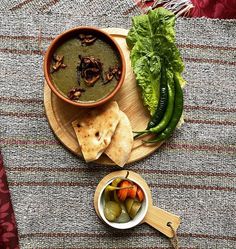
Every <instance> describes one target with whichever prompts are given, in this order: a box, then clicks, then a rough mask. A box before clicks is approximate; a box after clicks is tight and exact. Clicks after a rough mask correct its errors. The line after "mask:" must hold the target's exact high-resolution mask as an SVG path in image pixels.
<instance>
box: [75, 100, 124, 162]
mask: <svg viewBox="0 0 236 249" xmlns="http://www.w3.org/2000/svg"><path fill="white" fill-rule="evenodd" d="M119 121H120V113H119V107H118V104H117V102H115V101H112V102H109V103H107V104H105V105H103V106H101V107H97V108H94V109H88V110H85V111H84V112H83V113H82V114H81V115H80V117H79V118H78V119H77V120H75V121H73V122H72V126H73V128H74V130H75V134H76V137H77V139H78V141H79V145H80V148H81V151H82V154H83V156H84V159H85V161H86V162H90V161H94V160H96V159H98V158H99V157H100V156H101V154H102V153H103V152H104V150H105V149H106V148H107V147H108V145H109V144H110V142H111V138H112V136H113V134H114V132H115V129H116V127H117V125H118V123H119Z"/></svg>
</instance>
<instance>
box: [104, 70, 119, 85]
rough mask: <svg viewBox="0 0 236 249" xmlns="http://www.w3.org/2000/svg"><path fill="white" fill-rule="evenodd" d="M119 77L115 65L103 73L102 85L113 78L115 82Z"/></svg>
mask: <svg viewBox="0 0 236 249" xmlns="http://www.w3.org/2000/svg"><path fill="white" fill-rule="evenodd" d="M120 76H121V70H120V68H119V67H118V66H117V65H115V66H114V67H109V69H108V71H107V72H105V81H104V84H107V83H108V82H110V81H111V80H112V79H113V77H115V78H116V80H120Z"/></svg>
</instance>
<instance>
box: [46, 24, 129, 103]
mask: <svg viewBox="0 0 236 249" xmlns="http://www.w3.org/2000/svg"><path fill="white" fill-rule="evenodd" d="M81 32H82V33H83V32H86V33H89V34H93V35H96V36H97V37H98V38H101V39H102V40H104V41H105V42H107V43H108V44H109V45H111V46H112V48H113V49H114V51H115V52H116V53H117V55H118V57H119V60H120V65H121V76H120V79H119V81H118V82H117V84H116V86H115V87H114V89H113V90H112V91H111V92H110V93H109V94H108V95H106V96H105V97H104V98H101V99H99V100H97V101H92V102H91V101H79V102H76V101H72V100H70V99H69V98H67V97H65V95H63V94H62V93H61V92H60V91H59V90H58V89H57V87H56V86H55V84H54V83H53V81H52V79H51V75H50V64H51V61H52V57H53V54H54V53H55V51H56V49H57V48H58V47H59V46H60V45H61V44H63V43H64V42H65V41H67V40H68V39H70V38H74V37H76V36H78V34H79V33H81ZM43 67H44V76H45V79H46V82H47V84H48V86H49V87H50V88H51V90H52V91H53V93H54V94H56V95H57V96H58V97H59V98H60V99H62V100H63V101H65V102H67V103H70V104H72V105H75V106H78V107H95V106H98V105H101V104H103V103H105V102H107V101H108V100H110V99H111V98H112V97H114V95H115V94H116V93H117V92H118V90H119V89H120V88H121V86H122V84H123V82H124V78H125V70H126V68H125V59H124V55H123V53H122V51H121V48H120V47H119V45H118V43H117V42H116V41H115V40H114V39H113V38H112V37H111V36H110V35H109V34H107V33H106V32H104V31H102V30H100V29H97V28H94V27H77V28H73V29H69V30H67V31H65V32H63V33H61V34H60V35H58V36H57V37H56V38H55V39H54V40H53V41H52V43H51V44H50V46H49V48H48V50H47V52H46V54H45V57H44V66H43Z"/></svg>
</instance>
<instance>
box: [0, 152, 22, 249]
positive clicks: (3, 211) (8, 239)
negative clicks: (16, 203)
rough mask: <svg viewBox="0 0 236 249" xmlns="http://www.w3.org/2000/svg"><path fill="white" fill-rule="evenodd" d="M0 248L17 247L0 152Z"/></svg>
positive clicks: (11, 248)
mask: <svg viewBox="0 0 236 249" xmlns="http://www.w3.org/2000/svg"><path fill="white" fill-rule="evenodd" d="M0 248H1V249H19V241H18V234H17V227H16V221H15V216H14V212H13V208H12V204H11V199H10V193H9V189H8V184H7V176H6V172H5V170H4V168H3V159H2V155H1V154H0Z"/></svg>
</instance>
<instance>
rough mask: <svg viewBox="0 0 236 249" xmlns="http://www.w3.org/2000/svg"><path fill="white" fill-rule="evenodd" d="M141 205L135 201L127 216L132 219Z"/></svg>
mask: <svg viewBox="0 0 236 249" xmlns="http://www.w3.org/2000/svg"><path fill="white" fill-rule="evenodd" d="M141 206H142V203H140V202H138V201H135V202H134V203H133V205H132V207H131V209H130V212H129V216H130V217H131V218H132V219H133V218H134V217H135V216H136V214H137V213H138V211H139V209H140V208H141Z"/></svg>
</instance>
